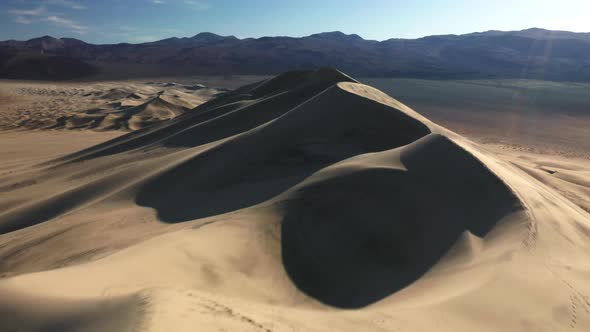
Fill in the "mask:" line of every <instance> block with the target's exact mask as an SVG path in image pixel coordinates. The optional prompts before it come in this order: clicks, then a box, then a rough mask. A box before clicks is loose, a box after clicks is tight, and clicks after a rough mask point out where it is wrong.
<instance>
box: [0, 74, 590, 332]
mask: <svg viewBox="0 0 590 332" xmlns="http://www.w3.org/2000/svg"><path fill="white" fill-rule="evenodd" d="M125 96H128V95H125ZM109 98H111V97H109ZM170 103H171V102H170V100H168V99H167V98H164V97H162V96H156V97H153V98H152V99H149V100H147V101H144V102H142V103H138V104H137V105H135V106H133V107H132V108H129V109H127V110H126V111H127V112H128V114H131V115H130V119H133V116H136V115H137V114H141V113H143V112H146V114H150V116H151V114H153V113H159V112H160V111H161V108H165V109H166V110H168V111H169V110H170V109H175V108H174V107H172V106H170ZM178 110H179V112H178V114H180V115H178V114H176V113H174V112H172V113H174V114H171V113H166V114H170V118H172V117H173V116H176V115H178V116H177V117H175V118H174V119H171V120H169V121H165V122H160V123H157V124H155V125H152V126H148V127H146V128H143V129H139V130H136V131H134V132H131V133H129V134H126V135H123V136H119V137H117V138H114V139H113V140H110V141H107V142H105V143H102V144H99V145H96V146H92V147H90V148H86V149H83V150H80V151H79V152H76V153H73V154H69V155H66V156H62V157H60V158H57V159H52V160H49V161H45V162H42V163H36V164H34V165H33V166H26V165H25V166H23V165H20V164H19V165H16V166H14V167H10V168H3V169H2V172H3V173H2V175H1V177H0V202H1V205H0V207H1V210H0V211H2V212H1V213H0V233H1V234H2V235H0V273H2V275H3V276H4V278H3V279H2V280H0V324H2V326H1V327H2V330H7V331H17V330H19V331H20V330H24V331H37V330H48V331H54V330H55V331H57V330H59V331H106V330H109V331H116V330H121V331H126V330H133V329H138V330H146V331H194V330H204V331H209V330H231V331H360V330H363V331H422V330H429V331H430V330H455V331H475V330H477V331H498V330H502V331H558V330H559V331H562V330H580V331H584V330H588V329H590V282H588V280H590V279H589V277H590V270H589V266H588V263H587V262H588V259H589V258H590V245H588V243H589V240H590V215H588V213H587V212H586V211H584V210H583V209H582V208H581V207H580V206H578V205H576V204H574V203H573V202H572V201H571V200H569V199H567V198H566V197H564V196H563V193H562V192H559V191H558V190H556V189H555V188H554V187H555V186H552V185H551V183H550V181H548V180H546V179H545V178H543V177H542V176H540V175H538V174H537V176H535V175H536V173H535V172H531V171H530V170H529V168H527V167H526V166H523V165H522V163H521V161H516V160H509V159H504V158H502V159H501V158H497V157H496V156H495V154H493V153H491V152H489V151H488V150H487V149H483V148H481V147H480V146H479V145H477V144H475V143H473V142H471V141H469V140H467V139H465V138H463V137H461V136H459V135H457V134H455V133H453V132H451V131H449V130H447V129H445V128H443V127H440V126H438V125H436V124H435V123H433V122H431V121H429V120H428V119H426V118H424V117H423V116H421V115H419V114H418V113H416V112H414V111H413V110H411V109H409V108H408V107H406V106H404V105H403V104H401V103H400V102H398V101H396V100H395V99H392V98H391V97H389V96H387V95H385V94H384V93H382V92H380V91H378V90H376V89H374V88H371V87H369V86H366V85H363V84H360V83H358V82H356V81H355V80H354V79H352V78H350V77H348V76H346V75H344V74H342V73H340V72H338V71H336V70H332V69H320V70H317V71H298V72H289V73H285V74H283V75H279V76H277V77H275V78H272V79H269V80H266V81H263V82H261V83H256V84H250V85H247V86H244V87H242V88H239V89H237V90H235V91H232V92H229V93H225V94H222V95H219V96H217V97H216V98H213V99H212V100H210V101H208V102H206V103H204V104H202V105H200V106H198V107H196V108H194V109H192V110H190V111H189V110H186V109H184V108H182V109H180V108H179V109H178ZM146 116H147V115H146ZM127 123H133V121H130V122H127ZM139 127H141V126H139V125H138V126H137V128H139ZM531 175H533V176H531ZM539 180H541V181H539Z"/></svg>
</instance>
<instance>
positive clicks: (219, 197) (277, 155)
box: [136, 81, 430, 222]
mask: <svg viewBox="0 0 590 332" xmlns="http://www.w3.org/2000/svg"><path fill="white" fill-rule="evenodd" d="M312 83H314V82H313V81H312ZM307 97H308V99H307V100H305V101H303V102H302V103H301V104H300V105H299V106H297V107H295V108H293V109H290V110H289V109H287V110H283V113H284V114H282V115H281V116H279V117H277V118H275V119H272V120H269V121H268V122H266V123H264V124H263V125H261V126H260V127H258V128H255V129H252V130H249V131H247V132H244V133H241V134H239V135H238V136H235V137H234V138H232V139H230V140H228V141H226V142H224V143H222V144H220V145H217V146H216V147H214V148H212V149H209V150H207V151H205V152H203V153H199V154H197V155H196V156H194V157H193V158H190V159H189V160H187V161H185V162H183V163H181V164H180V165H178V166H176V167H175V168H173V169H170V170H167V171H166V172H164V173H163V174H162V175H161V176H159V177H157V178H155V179H153V180H151V181H149V182H148V183H146V184H145V185H144V186H143V187H142V188H141V190H140V192H139V194H138V196H137V199H136V202H137V203H138V204H139V205H142V206H149V207H153V208H155V209H156V210H157V211H158V214H159V217H160V219H162V220H164V221H167V222H181V221H188V220H193V219H198V218H204V217H209V216H213V215H217V214H222V213H226V212H231V211H234V210H238V209H242V208H246V207H249V206H252V205H256V204H258V203H262V202H264V201H267V200H269V199H271V198H273V197H275V196H277V195H278V194H280V193H282V192H284V191H286V190H288V189H289V188H291V187H292V186H294V185H296V184H297V183H299V182H301V181H303V180H304V179H305V178H306V177H308V176H310V175H311V174H313V173H314V172H316V171H318V170H320V169H322V168H324V167H326V166H329V165H331V164H333V163H336V162H339V161H341V160H344V159H347V158H350V157H353V156H355V155H358V154H363V153H368V152H376V151H384V150H389V149H393V148H396V147H399V146H402V145H405V144H408V143H411V142H413V141H415V140H417V139H419V138H420V137H423V136H425V135H428V134H429V133H430V130H429V129H428V127H426V126H425V125H424V124H422V123H421V122H420V121H418V120H416V119H414V118H412V117H410V116H408V115H406V114H405V113H403V112H401V111H399V110H397V109H395V108H392V107H390V106H387V105H384V104H381V103H379V102H376V101H374V100H372V99H369V98H364V97H362V96H359V95H357V94H354V93H350V92H349V91H346V90H344V89H342V88H341V87H340V86H336V85H334V86H333V87H331V88H329V89H327V90H325V91H323V92H321V93H319V94H317V95H307ZM255 106H256V104H255V105H253V106H252V107H255ZM269 106H275V107H276V108H277V109H281V105H280V104H279V105H274V104H270V105H269ZM239 112H243V113H239ZM233 114H234V115H236V116H240V117H251V118H250V119H252V121H259V119H257V118H256V116H259V117H261V118H263V119H265V120H267V119H266V116H267V115H266V114H259V113H256V112H253V111H252V109H251V108H246V109H242V110H238V111H234V113H233ZM224 120H225V119H224V118H221V119H213V120H211V122H210V123H211V124H212V125H213V126H215V121H224ZM218 127H220V128H221V127H222V126H218ZM176 138H177V137H176ZM184 138H185V139H186V140H190V139H191V138H194V136H186V137H184ZM199 139H201V137H199ZM210 141H213V139H211V138H210V139H209V140H207V142H210Z"/></svg>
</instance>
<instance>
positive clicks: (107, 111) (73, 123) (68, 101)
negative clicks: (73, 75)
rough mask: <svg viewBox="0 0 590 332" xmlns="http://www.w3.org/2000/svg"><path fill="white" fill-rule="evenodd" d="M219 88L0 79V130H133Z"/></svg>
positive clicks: (186, 107)
mask: <svg viewBox="0 0 590 332" xmlns="http://www.w3.org/2000/svg"><path fill="white" fill-rule="evenodd" d="M224 92H225V89H221V88H208V87H206V86H204V85H198V84H197V85H191V84H176V83H174V84H172V83H170V82H147V83H144V82H131V83H130V82H101V83H77V84H71V83H70V84H69V85H68V84H60V85H56V84H50V83H39V82H35V83H19V84H13V83H11V82H0V98H4V99H5V101H6V103H5V105H4V109H3V110H2V111H1V112H0V129H94V130H136V129H139V128H143V127H146V126H150V125H152V124H154V123H157V122H160V121H165V120H169V119H172V118H174V117H176V116H178V115H180V114H183V113H184V112H186V111H188V110H190V109H192V108H194V107H196V106H198V105H200V104H202V103H204V102H205V101H207V100H209V99H210V98H212V97H213V96H216V95H218V94H221V93H224ZM2 96H4V97H2ZM4 99H3V100H4Z"/></svg>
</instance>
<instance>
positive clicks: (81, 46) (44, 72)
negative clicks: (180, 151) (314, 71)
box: [0, 28, 590, 81]
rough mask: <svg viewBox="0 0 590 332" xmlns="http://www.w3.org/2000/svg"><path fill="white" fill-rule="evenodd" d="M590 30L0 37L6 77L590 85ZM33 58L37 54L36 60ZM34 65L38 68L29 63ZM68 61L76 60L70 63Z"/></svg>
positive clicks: (1, 74)
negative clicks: (284, 77) (331, 73)
mask: <svg viewBox="0 0 590 332" xmlns="http://www.w3.org/2000/svg"><path fill="white" fill-rule="evenodd" d="M589 58H590V33H574V32H567V31H550V30H544V29H538V28H533V29H528V30H522V31H487V32H480V33H470V34H465V35H439V36H429V37H424V38H418V39H388V40H385V41H374V40H365V39H363V38H361V37H360V36H358V35H355V34H352V35H347V34H344V33H342V32H338V31H336V32H324V33H318V34H313V35H310V36H306V37H301V38H294V37H262V38H245V39H239V38H236V37H235V36H219V35H216V34H213V33H208V32H203V33H199V34H197V35H195V36H193V37H184V38H177V37H173V38H167V39H163V40H159V41H155V42H149V43H142V44H128V43H121V44H110V45H94V44H88V43H85V42H83V41H80V40H77V39H72V38H60V39H57V38H53V37H49V36H45V37H40V38H35V39H31V40H28V41H14V40H9V41H4V42H0V77H9V78H41V79H43V78H46V79H60V78H66V79H67V78H75V77H90V76H91V75H94V74H96V73H99V72H100V73H102V74H103V76H106V77H108V75H109V73H110V71H112V69H110V68H112V67H113V66H118V67H117V68H118V71H120V70H121V68H123V70H125V68H132V66H121V65H133V66H135V67H133V68H136V69H135V71H131V69H129V70H130V71H129V73H118V74H120V75H123V76H125V75H127V76H129V77H133V76H141V75H142V74H145V75H147V72H144V71H143V68H148V67H149V74H150V75H153V74H162V75H166V74H178V73H181V74H226V75H227V74H257V75H268V74H275V73H278V72H282V71H286V70H293V69H303V68H317V67H322V66H332V67H337V68H339V69H341V70H344V71H346V72H349V73H351V74H353V75H356V76H378V77H420V78H487V77H501V78H536V79H549V80H568V81H590V63H589V62H588V59H589ZM31 59H33V60H31ZM31 61H32V62H33V63H34V64H35V65H34V66H31V65H29V64H30V63H31ZM63 63H71V64H72V65H71V66H68V65H66V66H64V65H62V64H63Z"/></svg>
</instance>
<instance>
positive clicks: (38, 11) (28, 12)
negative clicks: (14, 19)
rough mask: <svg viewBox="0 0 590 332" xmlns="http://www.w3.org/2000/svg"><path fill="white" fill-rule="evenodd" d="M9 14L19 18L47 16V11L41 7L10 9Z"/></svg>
mask: <svg viewBox="0 0 590 332" xmlns="http://www.w3.org/2000/svg"><path fill="white" fill-rule="evenodd" d="M7 12H8V14H11V15H17V16H43V15H45V14H47V9H46V8H45V6H39V7H37V8H33V9H10V10H8V11H7Z"/></svg>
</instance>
